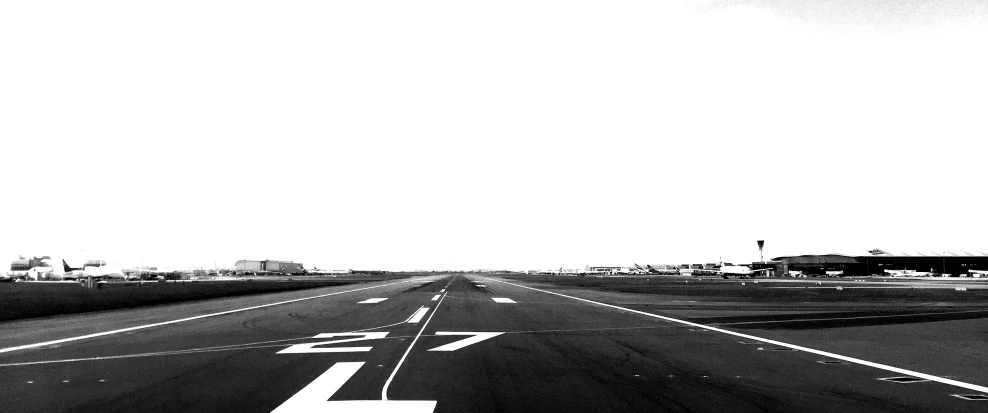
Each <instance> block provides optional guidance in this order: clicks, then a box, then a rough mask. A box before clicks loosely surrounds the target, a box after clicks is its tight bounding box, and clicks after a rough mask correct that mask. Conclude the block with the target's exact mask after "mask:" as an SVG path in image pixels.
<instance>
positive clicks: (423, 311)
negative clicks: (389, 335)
mask: <svg viewBox="0 0 988 413" xmlns="http://www.w3.org/2000/svg"><path fill="white" fill-rule="evenodd" d="M428 312H429V307H422V308H419V310H418V311H416V312H415V314H412V318H411V319H409V320H408V324H418V322H419V321H422V317H425V314H426V313H428Z"/></svg>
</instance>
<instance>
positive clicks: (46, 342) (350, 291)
mask: <svg viewBox="0 0 988 413" xmlns="http://www.w3.org/2000/svg"><path fill="white" fill-rule="evenodd" d="M412 281H417V280H406V281H399V282H396V283H391V284H384V285H377V286H373V287H364V288H358V289H356V290H347V291H340V292H335V293H329V294H321V295H316V296H312V297H305V298H296V299H294V300H288V301H279V302H277V303H271V304H263V305H255V306H253V307H247V308H240V309H236V310H229V311H222V312H219V313H212V314H203V315H197V316H195V317H186V318H180V319H178V320H171V321H163V322H160V323H154V324H145V325H142V326H135V327H128V328H121V329H119V330H111V331H104V332H102V333H93V334H86V335H84V336H77V337H69V338H62V339H58V340H51V341H45V342H41V343H34V344H25V345H23V346H15V347H7V348H0V353H8V352H11V351H17V350H24V349H29V348H36V347H44V346H50V345H52V344H60V343H67V342H70V341H76V340H84V339H87V338H95V337H102V336H108V335H110V334H117V333H124V332H127V331H134V330H141V329H145V328H151V327H160V326H164V325H168V324H176V323H183V322H186V321H192V320H198V319H201V318H207V317H216V316H220V315H226V314H233V313H239V312H241V311H248V310H256V309H258V308H265V307H271V306H276V305H282V304H290V303H297V302H299V301H306V300H313V299H316V298H323V297H329V296H332V295H339V294H346V293H352V292H357V291H363V290H370V289H373V288H381V287H387V286H389V285H397V284H404V283H408V282H412Z"/></svg>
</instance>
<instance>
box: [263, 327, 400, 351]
mask: <svg viewBox="0 0 988 413" xmlns="http://www.w3.org/2000/svg"><path fill="white" fill-rule="evenodd" d="M386 335H388V332H387V331H375V332H371V333H322V334H319V335H317V336H315V337H313V338H333V337H356V338H348V339H343V340H330V341H319V342H315V343H302V344H296V345H294V346H291V347H289V348H286V349H284V350H281V351H279V352H277V353H275V354H300V353H350V352H356V351H371V347H328V348H324V347H320V348H313V347H315V346H318V345H322V344H339V343H349V342H352V341H361V340H376V339H379V338H384V336H386Z"/></svg>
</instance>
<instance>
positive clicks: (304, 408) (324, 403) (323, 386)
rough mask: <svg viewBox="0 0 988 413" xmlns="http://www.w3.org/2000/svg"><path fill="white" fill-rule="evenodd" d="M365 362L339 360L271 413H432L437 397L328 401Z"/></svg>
mask: <svg viewBox="0 0 988 413" xmlns="http://www.w3.org/2000/svg"><path fill="white" fill-rule="evenodd" d="M363 365H364V362H362V361H361V362H345V363H336V364H334V365H333V367H330V368H329V370H326V372H325V373H323V374H321V375H319V377H317V378H316V379H315V380H313V381H312V383H309V384H308V385H307V386H305V387H303V388H302V390H299V392H298V393H295V395H293V396H292V397H290V398H289V399H288V400H285V402H284V403H282V404H281V406H278V407H277V408H276V409H274V410H272V411H271V413H316V412H355V413H356V412H402V413H406V412H413V413H418V412H430V413H431V412H432V411H434V410H435V409H436V402H435V401H434V400H394V401H381V400H341V401H328V399H329V398H330V397H333V395H334V394H336V392H337V391H339V390H340V388H341V387H343V385H344V384H346V382H347V381H348V380H350V378H351V377H353V375H354V374H356V373H357V370H359V369H360V368H361V367H363Z"/></svg>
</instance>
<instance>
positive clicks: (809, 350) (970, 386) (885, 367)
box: [485, 278, 988, 393]
mask: <svg viewBox="0 0 988 413" xmlns="http://www.w3.org/2000/svg"><path fill="white" fill-rule="evenodd" d="M485 279H486V280H488V281H494V282H498V283H501V284H507V285H513V286H515V287H519V288H525V289H528V290H532V291H538V292H542V293H546V294H552V295H558V296H560V297H566V298H569V299H573V300H577V301H583V302H585V303H590V304H596V305H599V306H603V307H608V308H614V309H617V310H622V311H627V312H629V313H635V314H640V315H644V316H649V317H653V318H658V319H662V320H666V321H672V322H674V323H680V324H685V325H688V326H693V327H700V328H704V329H707V330H710V331H716V332H718V333H723V334H729V335H732V336H735V337H741V338H746V339H749V340H758V341H761V342H763V343H766V344H774V345H777V346H782V347H788V348H791V349H793V350H799V351H805V352H807V353H813V354H817V355H820V356H824V357H829V358H833V359H838V360H844V361H847V362H851V363H855V364H860V365H863V366H868V367H873V368H876V369H880V370H886V371H891V372H894V373H899V374H906V375H910V376H913V377H919V378H922V379H926V380H930V381H935V382H938V383H943V384H949V385H951V386H956V387H961V388H965V389H968V390H974V391H978V392H982V393H988V387H985V386H979V385H977V384H971V383H965V382H962V381H957V380H952V379H947V378H943V377H939V376H934V375H932V374H926V373H920V372H918V371H912V370H906V369H902V368H898V367H893V366H888V365H885V364H880V363H875V362H871V361H868V360H862V359H858V358H854V357H848V356H842V355H840V354H835V353H830V352H826V351H823V350H817V349H812V348H809V347H803V346H797V345H795V344H789V343H783V342H781V341H776V340H769V339H767V338H761V337H757V336H752V335H748V334H743V333H738V332H734V331H730V330H724V329H722V328H717V327H710V326H707V325H703V324H697V323H691V322H689V321H684V320H680V319H677V318H672V317H666V316H661V315H658V314H652V313H647V312H644V311H638V310H632V309H630V308H624V307H620V306H616V305H613V304H605V303H601V302H597V301H593V300H588V299H586V298H580V297H573V296H569V295H566V294H560V293H556V292H552V291H546V290H540V289H538V288H532V287H527V286H524V285H519V284H514V283H509V282H507V281H501V280H495V279H491V278H485Z"/></svg>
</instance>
